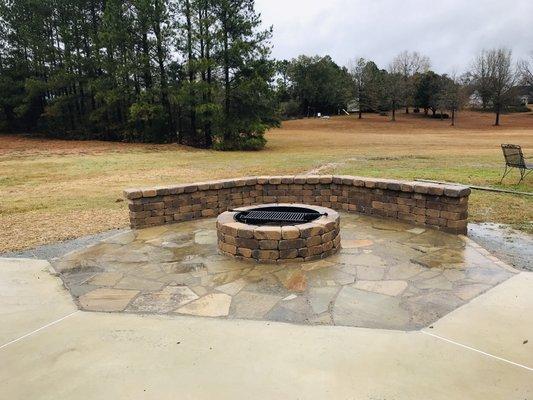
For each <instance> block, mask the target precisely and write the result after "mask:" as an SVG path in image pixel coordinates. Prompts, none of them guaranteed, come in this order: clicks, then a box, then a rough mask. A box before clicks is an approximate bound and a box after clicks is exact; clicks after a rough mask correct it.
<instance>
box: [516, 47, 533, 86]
mask: <svg viewBox="0 0 533 400" xmlns="http://www.w3.org/2000/svg"><path fill="white" fill-rule="evenodd" d="M518 72H519V73H520V77H521V78H522V80H523V82H524V83H525V84H526V85H533V52H532V53H531V56H530V58H529V60H520V61H519V62H518Z"/></svg>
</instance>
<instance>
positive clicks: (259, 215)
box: [235, 207, 325, 225]
mask: <svg viewBox="0 0 533 400" xmlns="http://www.w3.org/2000/svg"><path fill="white" fill-rule="evenodd" d="M322 215H325V214H320V213H319V212H317V211H314V210H311V209H308V208H303V207H265V208H256V209H253V210H249V211H242V212H239V213H238V214H237V215H236V216H235V219H236V220H237V221H239V222H243V223H245V224H251V225H269V224H271V225H280V224H287V225H290V224H304V223H306V222H311V221H314V220H315V219H317V218H319V217H320V216H322Z"/></svg>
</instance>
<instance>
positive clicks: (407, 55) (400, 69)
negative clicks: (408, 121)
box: [389, 50, 431, 114]
mask: <svg viewBox="0 0 533 400" xmlns="http://www.w3.org/2000/svg"><path fill="white" fill-rule="evenodd" d="M430 67H431V62H430V60H429V57H427V56H424V55H421V54H420V53H418V52H416V51H413V52H409V51H407V50H405V51H402V52H401V53H400V54H398V55H397V56H396V57H394V60H392V63H391V64H390V66H389V71H390V72H391V73H394V74H399V75H401V76H402V77H403V80H404V87H405V112H406V114H409V105H411V104H412V102H413V95H414V84H413V76H415V75H416V74H422V73H424V72H427V71H429V68H430Z"/></svg>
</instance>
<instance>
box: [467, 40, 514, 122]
mask: <svg viewBox="0 0 533 400" xmlns="http://www.w3.org/2000/svg"><path fill="white" fill-rule="evenodd" d="M472 76H473V80H474V85H475V87H476V89H477V90H478V91H479V93H480V95H481V97H482V98H483V97H484V96H486V98H488V99H490V102H491V103H492V106H493V109H494V112H495V114H496V121H495V123H494V125H495V126H498V125H500V114H501V112H502V111H503V110H504V109H505V107H506V106H507V105H508V104H509V102H510V101H511V100H512V92H513V89H514V86H515V83H516V77H517V74H516V71H515V69H514V67H513V64H512V52H511V50H508V49H505V48H502V49H492V50H484V51H482V52H481V53H480V54H479V55H478V56H477V57H476V59H475V60H474V63H473V66H472ZM484 102H485V100H484Z"/></svg>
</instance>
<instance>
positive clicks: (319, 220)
mask: <svg viewBox="0 0 533 400" xmlns="http://www.w3.org/2000/svg"><path fill="white" fill-rule="evenodd" d="M339 223H340V218H339V214H338V213H337V212H336V211H334V210H332V209H329V208H326V207H318V206H311V205H301V204H265V205H262V206H252V207H243V208H239V209H236V210H232V211H227V212H224V213H222V214H220V215H219V217H218V219H217V230H218V247H219V250H220V251H221V252H222V253H223V254H225V255H228V256H232V257H236V258H239V259H247V260H255V261H258V262H267V263H276V262H287V261H295V262H298V261H299V262H301V261H315V260H318V259H321V258H325V257H328V256H330V255H332V254H334V253H336V252H337V251H338V250H339V248H340V236H339V229H340V228H339V226H340V224H339Z"/></svg>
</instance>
